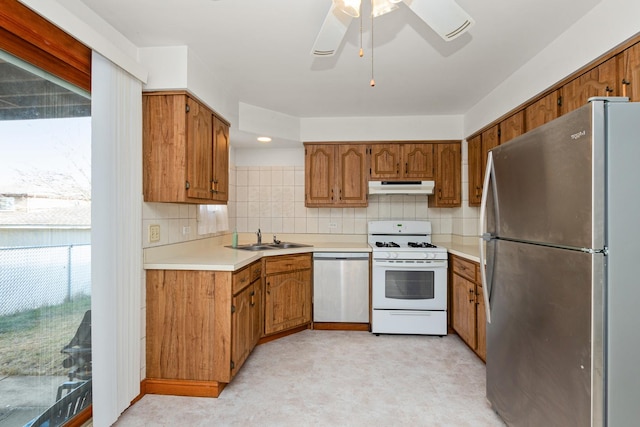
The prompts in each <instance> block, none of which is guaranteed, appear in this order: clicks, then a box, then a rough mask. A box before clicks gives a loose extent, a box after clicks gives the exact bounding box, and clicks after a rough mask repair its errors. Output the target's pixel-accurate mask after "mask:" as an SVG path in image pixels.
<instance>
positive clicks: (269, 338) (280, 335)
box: [258, 323, 311, 345]
mask: <svg viewBox="0 0 640 427" xmlns="http://www.w3.org/2000/svg"><path fill="white" fill-rule="evenodd" d="M305 329H311V323H309V324H307V325H303V326H298V327H297V328H293V329H289V330H286V331H282V332H278V333H276V334H273V335H268V336H266V337H262V338H260V341H258V345H260V344H264V343H267V342H269V341H273V340H277V339H279V338H283V337H286V336H288V335H292V334H297V333H298V332H302V331H304V330H305Z"/></svg>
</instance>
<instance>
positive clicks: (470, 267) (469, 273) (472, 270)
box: [451, 256, 478, 282]
mask: <svg viewBox="0 0 640 427" xmlns="http://www.w3.org/2000/svg"><path fill="white" fill-rule="evenodd" d="M451 261H452V264H453V272H454V273H455V274H459V275H460V276H462V277H464V278H465V279H469V280H471V281H472V282H477V277H478V276H477V270H478V264H476V263H475V262H473V261H469V260H466V259H464V258H458V257H456V256H454V257H452V260H451Z"/></svg>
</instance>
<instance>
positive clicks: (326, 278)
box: [313, 252, 369, 323]
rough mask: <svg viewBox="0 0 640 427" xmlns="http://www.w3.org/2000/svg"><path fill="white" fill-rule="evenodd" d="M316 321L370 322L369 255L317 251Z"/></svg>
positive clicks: (314, 292)
mask: <svg viewBox="0 0 640 427" xmlns="http://www.w3.org/2000/svg"><path fill="white" fill-rule="evenodd" d="M313 321H314V322H348V323H368V322H369V254H368V253H365V252H316V253H314V254H313Z"/></svg>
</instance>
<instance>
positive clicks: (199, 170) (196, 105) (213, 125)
mask: <svg viewBox="0 0 640 427" xmlns="http://www.w3.org/2000/svg"><path fill="white" fill-rule="evenodd" d="M142 129H143V133H142V144H143V193H144V200H145V201H146V202H173V203H198V204H220V203H226V202H227V200H228V182H229V125H228V124H227V123H226V122H224V120H222V119H220V118H218V117H217V116H215V115H214V114H213V112H212V111H211V110H210V109H209V108H208V107H207V106H205V105H204V104H202V103H201V102H199V101H198V100H196V99H195V98H193V97H192V96H190V95H189V94H187V93H186V92H182V91H179V92H146V93H144V94H143V97H142Z"/></svg>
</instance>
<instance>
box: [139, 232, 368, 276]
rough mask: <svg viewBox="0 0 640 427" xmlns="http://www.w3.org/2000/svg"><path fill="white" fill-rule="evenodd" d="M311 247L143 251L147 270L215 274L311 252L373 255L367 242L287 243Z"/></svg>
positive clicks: (203, 243) (219, 244) (190, 245)
mask: <svg viewBox="0 0 640 427" xmlns="http://www.w3.org/2000/svg"><path fill="white" fill-rule="evenodd" d="M287 241H292V242H295V243H303V244H307V245H311V246H308V247H302V248H291V249H268V250H265V251H246V250H242V249H232V248H227V247H225V246H224V245H225V244H228V242H227V243H225V242H224V241H222V240H220V239H203V240H194V241H191V242H186V243H179V244H175V245H167V246H163V247H156V248H148V249H145V251H144V265H143V267H144V268H145V270H216V271H235V270H238V269H240V268H242V267H244V266H245V265H248V264H251V263H252V262H253V261H256V260H258V259H260V258H262V257H265V256H277V255H289V254H298V253H309V252H371V248H370V247H369V245H368V244H367V243H366V241H339V242H327V241H313V242H312V241H304V240H301V239H296V240H287Z"/></svg>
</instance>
